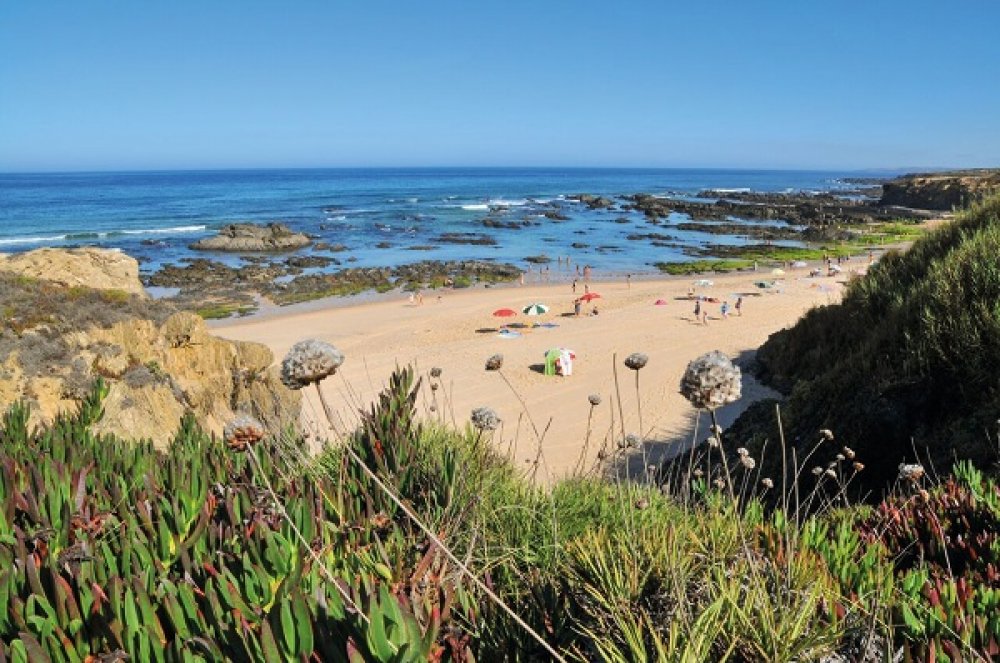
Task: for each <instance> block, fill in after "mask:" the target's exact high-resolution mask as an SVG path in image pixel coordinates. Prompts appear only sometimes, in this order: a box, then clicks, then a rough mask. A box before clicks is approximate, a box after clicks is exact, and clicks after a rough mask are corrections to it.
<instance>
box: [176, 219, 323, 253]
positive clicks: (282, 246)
mask: <svg viewBox="0 0 1000 663" xmlns="http://www.w3.org/2000/svg"><path fill="white" fill-rule="evenodd" d="M311 242H312V240H311V239H309V237H307V236H306V235H303V234H302V233H297V232H293V231H292V230H291V229H290V228H289V227H288V226H286V225H285V224H283V223H269V224H267V225H264V226H259V225H256V224H253V223H231V224H229V225H228V226H224V227H222V228H220V229H219V234H218V235H216V236H215V237H207V238H205V239H200V240H198V241H197V242H195V243H194V244H192V245H191V248H192V249H194V250H196V251H230V252H237V253H238V252H242V251H254V252H256V251H294V250H296V249H301V248H303V247H306V246H309V244H310V243H311Z"/></svg>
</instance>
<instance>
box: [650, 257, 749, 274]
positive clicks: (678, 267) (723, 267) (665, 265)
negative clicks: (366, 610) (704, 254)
mask: <svg viewBox="0 0 1000 663" xmlns="http://www.w3.org/2000/svg"><path fill="white" fill-rule="evenodd" d="M653 266H654V267H656V268H657V269H658V270H660V271H661V272H663V273H664V274H670V275H672V276H683V275H685V274H703V273H706V272H723V273H724V272H732V271H736V270H740V269H751V268H753V260H690V261H687V262H658V263H655V264H654V265H653Z"/></svg>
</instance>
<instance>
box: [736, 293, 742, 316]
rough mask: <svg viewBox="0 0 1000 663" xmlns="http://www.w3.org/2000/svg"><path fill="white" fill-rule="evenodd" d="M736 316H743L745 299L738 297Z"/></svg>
mask: <svg viewBox="0 0 1000 663" xmlns="http://www.w3.org/2000/svg"><path fill="white" fill-rule="evenodd" d="M736 315H737V316H742V315H743V298H742V297H737V298H736Z"/></svg>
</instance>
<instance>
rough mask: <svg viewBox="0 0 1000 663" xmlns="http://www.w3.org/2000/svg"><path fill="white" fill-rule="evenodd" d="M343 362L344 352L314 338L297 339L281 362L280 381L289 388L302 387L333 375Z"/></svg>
mask: <svg viewBox="0 0 1000 663" xmlns="http://www.w3.org/2000/svg"><path fill="white" fill-rule="evenodd" d="M343 363H344V353H343V352H341V351H340V350H338V349H337V348H335V347H334V346H332V345H330V344H329V343H325V342H323V341H318V340H316V339H314V338H310V339H306V340H304V341H299V342H298V343H296V344H295V345H293V346H292V349H291V350H289V351H288V354H287V355H285V359H284V361H282V362H281V382H282V384H284V385H285V386H286V387H288V388H289V389H302V388H304V387H308V386H309V385H311V384H316V383H318V382H320V381H322V380H324V379H326V378H327V377H329V376H331V375H333V374H334V373H336V372H337V369H338V368H340V365H341V364H343Z"/></svg>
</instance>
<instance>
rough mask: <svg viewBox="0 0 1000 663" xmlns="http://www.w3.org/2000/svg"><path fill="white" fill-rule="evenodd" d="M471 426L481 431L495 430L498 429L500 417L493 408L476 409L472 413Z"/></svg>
mask: <svg viewBox="0 0 1000 663" xmlns="http://www.w3.org/2000/svg"><path fill="white" fill-rule="evenodd" d="M471 419H472V425H473V426H475V427H476V428H477V429H479V430H481V431H488V430H496V429H497V428H499V427H500V421H501V420H500V415H498V414H497V413H496V411H495V410H494V409H493V408H489V407H477V408H476V409H475V410H473V411H472V416H471Z"/></svg>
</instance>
